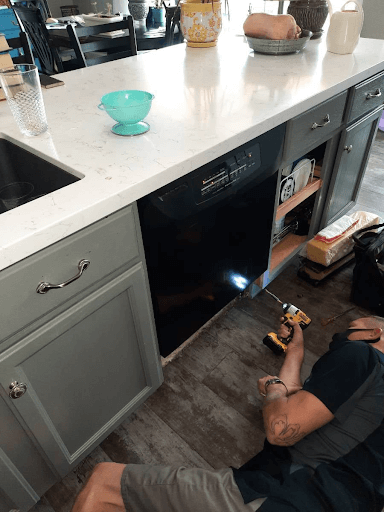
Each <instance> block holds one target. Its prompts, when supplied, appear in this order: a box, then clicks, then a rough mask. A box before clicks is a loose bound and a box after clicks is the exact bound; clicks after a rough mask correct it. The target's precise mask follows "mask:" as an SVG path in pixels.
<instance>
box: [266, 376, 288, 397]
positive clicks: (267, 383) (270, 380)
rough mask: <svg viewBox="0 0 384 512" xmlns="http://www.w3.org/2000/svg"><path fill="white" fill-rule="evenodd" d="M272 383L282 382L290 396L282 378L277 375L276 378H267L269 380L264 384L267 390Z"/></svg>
mask: <svg viewBox="0 0 384 512" xmlns="http://www.w3.org/2000/svg"><path fill="white" fill-rule="evenodd" d="M271 384H282V385H283V386H284V387H285V389H286V390H287V396H288V393H289V391H288V388H287V386H286V385H285V384H284V382H283V381H282V380H281V379H279V378H277V377H275V378H274V379H269V380H267V382H266V383H265V384H264V388H265V391H267V388H268V386H270V385H271Z"/></svg>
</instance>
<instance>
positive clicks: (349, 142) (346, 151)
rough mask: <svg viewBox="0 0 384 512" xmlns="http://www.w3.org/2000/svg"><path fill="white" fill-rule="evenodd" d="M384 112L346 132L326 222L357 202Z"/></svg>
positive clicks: (334, 177) (331, 220)
mask: <svg viewBox="0 0 384 512" xmlns="http://www.w3.org/2000/svg"><path fill="white" fill-rule="evenodd" d="M381 113H382V110H381V109H378V110H376V111H375V112H373V113H372V114H370V115H369V116H366V117H365V118H363V119H361V120H360V121H358V122H357V123H355V124H353V125H351V126H350V127H348V128H347V129H346V130H345V131H344V133H343V134H342V137H341V140H340V147H339V150H338V153H337V156H336V164H335V170H334V175H333V177H332V180H331V184H330V189H329V193H328V197H329V198H330V199H328V201H327V202H328V204H327V207H326V210H325V222H324V223H323V224H329V223H331V222H333V221H334V220H336V219H337V218H338V217H340V216H341V215H344V214H345V213H346V212H347V211H348V210H349V209H350V208H351V207H352V206H353V205H354V204H355V202H356V198H357V196H358V193H359V190H360V185H361V181H362V179H363V177H364V172H365V168H366V165H367V161H368V157H369V153H370V148H371V145H372V140H373V137H374V136H375V134H376V130H377V121H378V119H379V117H380V116H381Z"/></svg>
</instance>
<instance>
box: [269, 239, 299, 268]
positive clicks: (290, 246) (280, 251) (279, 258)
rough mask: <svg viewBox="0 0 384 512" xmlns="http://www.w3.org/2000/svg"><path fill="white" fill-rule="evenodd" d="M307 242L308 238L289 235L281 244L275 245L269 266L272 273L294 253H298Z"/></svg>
mask: <svg viewBox="0 0 384 512" xmlns="http://www.w3.org/2000/svg"><path fill="white" fill-rule="evenodd" d="M306 240H307V236H306V235H303V236H300V235H295V234H293V233H289V234H288V235H287V236H285V237H284V238H283V239H282V240H281V242H279V243H278V244H276V245H275V247H274V248H273V249H272V254H271V261H270V264H269V270H270V271H271V272H272V271H273V270H274V269H275V268H277V267H278V266H279V265H280V264H281V263H283V261H284V260H285V259H286V258H288V257H289V256H292V255H293V253H295V252H297V251H298V250H299V248H300V247H301V245H302V244H303V243H304V242H305V241H306Z"/></svg>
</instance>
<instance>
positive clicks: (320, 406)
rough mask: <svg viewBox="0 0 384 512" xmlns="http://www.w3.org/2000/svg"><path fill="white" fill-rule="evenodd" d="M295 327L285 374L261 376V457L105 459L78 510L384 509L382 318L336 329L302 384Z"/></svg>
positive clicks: (267, 511) (285, 511) (324, 511)
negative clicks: (220, 463) (194, 461)
mask: <svg viewBox="0 0 384 512" xmlns="http://www.w3.org/2000/svg"><path fill="white" fill-rule="evenodd" d="M292 326H293V327H294V335H293V339H292V341H291V342H290V344H289V345H288V349H287V351H286V355H285V359H284V363H283V366H282V368H281V371H280V373H279V377H278V378H277V377H273V376H268V377H264V378H262V379H260V380H259V381H258V390H259V393H260V394H261V395H262V396H263V400H264V404H263V418H264V426H265V431H266V436H267V439H266V441H265V445H264V449H263V450H262V451H261V452H260V453H259V454H257V455H256V456H255V457H254V458H253V459H251V460H250V461H249V462H247V463H246V464H245V465H244V466H242V467H241V468H239V469H231V468H227V469H221V470H206V469H196V468H192V469H186V468H184V467H170V466H149V465H135V464H128V465H125V464H115V463H101V464H99V465H98V466H96V468H95V470H94V471H93V473H92V475H91V477H90V479H89V481H88V483H87V484H86V485H85V487H84V488H83V490H82V491H81V493H80V494H79V496H78V498H77V500H76V502H75V505H74V508H73V512H117V511H121V512H124V511H127V512H254V511H256V510H258V511H259V512H294V511H296V512H298V511H299V512H346V511H348V512H352V511H353V512H381V510H382V508H383V507H384V334H383V332H384V319H383V318H379V317H369V318H359V319H357V320H354V321H353V322H351V323H350V325H349V329H348V330H347V331H345V332H343V333H339V334H335V335H334V336H333V340H332V342H331V343H330V345H329V351H328V352H327V353H326V354H325V355H324V356H322V357H321V358H320V359H319V360H318V361H317V363H316V364H315V365H314V367H313V368H312V373H311V375H310V376H309V377H308V379H307V380H306V381H305V383H304V386H303V387H302V384H301V381H300V368H301V366H302V363H303V358H304V341H303V334H302V331H301V329H300V327H299V325H298V324H296V323H294V322H292ZM279 335H280V336H282V337H287V335H288V328H287V327H286V326H284V325H283V324H282V325H281V326H280V329H279Z"/></svg>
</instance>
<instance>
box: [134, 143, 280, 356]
mask: <svg viewBox="0 0 384 512" xmlns="http://www.w3.org/2000/svg"><path fill="white" fill-rule="evenodd" d="M255 140H258V139H255ZM275 142H276V141H275ZM281 143H282V140H281ZM279 147H280V148H281V145H280V146H279V144H278V142H277V153H276V145H274V149H275V160H273V162H272V163H271V162H270V161H267V162H266V159H263V151H262V150H261V151H260V148H258V147H257V145H255V144H254V145H253V146H248V147H245V148H239V149H238V150H235V152H231V154H228V155H226V158H225V160H223V161H221V162H218V163H217V165H214V166H212V167H207V166H204V168H203V169H199V170H196V171H194V172H192V173H190V174H189V175H188V176H187V178H185V179H184V178H181V179H179V180H177V182H174V183H173V184H170V185H168V186H167V187H164V188H163V189H160V190H159V191H156V192H154V193H153V194H150V195H149V196H146V197H145V198H143V199H141V200H140V201H139V202H138V208H139V215H140V223H141V229H142V235H143V243H144V249H145V257H146V263H147V268H148V276H149V284H150V289H151V294H152V301H153V308H154V315H155V322H156V328H157V337H158V341H159V347H160V353H161V355H162V356H163V357H165V356H167V355H169V354H170V353H171V352H172V351H173V350H175V349H176V348H177V347H178V346H179V345H181V344H182V343H183V342H184V341H185V340H187V339H188V338H189V337H190V336H191V335H192V334H193V333H195V332H196V331H197V330H198V329H199V328H200V327H201V326H202V325H204V324H205V323H206V322H207V321H208V320H209V319H210V318H212V317H213V316H214V315H215V314H216V313H217V312H218V311H220V309H222V308H223V307H224V306H225V305H227V304H228V303H229V302H230V301H231V300H232V299H234V298H235V297H236V296H237V295H238V294H239V293H240V292H241V291H242V290H244V289H245V288H246V287H247V286H248V285H249V284H251V283H252V282H253V281H254V280H255V279H256V278H257V277H258V276H259V275H260V274H262V273H263V272H264V271H265V270H266V269H267V265H268V257H269V246H270V242H271V232H272V224H273V212H274V203H275V194H276V187H277V175H278V173H277V166H276V158H277V156H276V155H279ZM232 153H233V154H232ZM244 155H245V158H246V162H247V163H246V164H244V162H243V160H242V158H243V159H244ZM266 163H267V164H269V165H266ZM210 187H211V188H210ZM207 189H208V192H207Z"/></svg>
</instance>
